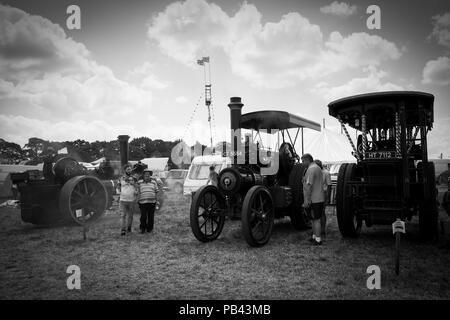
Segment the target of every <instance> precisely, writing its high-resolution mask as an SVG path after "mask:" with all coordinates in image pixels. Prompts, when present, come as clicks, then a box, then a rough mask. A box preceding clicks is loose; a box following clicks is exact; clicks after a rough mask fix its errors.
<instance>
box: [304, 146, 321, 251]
mask: <svg viewBox="0 0 450 320" xmlns="http://www.w3.org/2000/svg"><path fill="white" fill-rule="evenodd" d="M301 160H302V163H303V164H304V165H306V166H307V167H308V168H307V169H306V172H305V175H304V176H303V181H302V182H303V198H304V200H303V208H305V210H306V213H307V214H308V216H309V218H310V219H311V221H312V228H313V234H312V237H311V239H310V241H311V242H312V243H313V244H314V245H321V244H322V239H321V232H322V227H321V218H322V215H323V207H324V202H325V197H324V193H323V174H322V170H320V167H319V166H318V165H317V164H316V163H315V162H314V159H313V157H312V156H311V155H310V154H309V153H305V154H304V155H303V156H302V158H301Z"/></svg>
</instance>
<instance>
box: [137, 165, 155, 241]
mask: <svg viewBox="0 0 450 320" xmlns="http://www.w3.org/2000/svg"><path fill="white" fill-rule="evenodd" d="M143 174H144V176H143V180H140V181H139V182H138V190H139V191H138V203H139V209H140V210H141V233H145V231H147V232H151V231H152V230H153V222H154V219H155V206H156V196H157V194H158V184H157V182H156V180H155V179H152V175H153V172H152V171H151V170H148V169H145V170H144V172H143Z"/></svg>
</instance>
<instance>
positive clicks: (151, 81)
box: [127, 62, 171, 90]
mask: <svg viewBox="0 0 450 320" xmlns="http://www.w3.org/2000/svg"><path fill="white" fill-rule="evenodd" d="M127 80H128V81H130V82H132V83H134V84H136V85H137V86H140V87H141V88H143V89H147V90H152V89H153V90H162V89H167V88H168V87H169V86H170V85H171V84H170V83H169V82H167V81H164V80H161V79H158V78H157V77H156V75H155V74H154V72H153V65H152V64H151V63H150V62H144V63H143V64H142V65H141V66H138V67H136V68H134V69H133V70H132V71H130V72H129V73H128V75H127Z"/></svg>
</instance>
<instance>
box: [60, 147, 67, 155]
mask: <svg viewBox="0 0 450 320" xmlns="http://www.w3.org/2000/svg"><path fill="white" fill-rule="evenodd" d="M68 153H69V152H67V147H64V148H62V149H59V150H58V154H68Z"/></svg>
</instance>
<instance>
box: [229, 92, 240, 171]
mask: <svg viewBox="0 0 450 320" xmlns="http://www.w3.org/2000/svg"><path fill="white" fill-rule="evenodd" d="M243 106H244V104H243V103H241V97H231V98H230V103H229V104H228V107H229V108H230V126H231V146H232V147H231V148H232V150H233V165H236V164H237V152H238V144H239V145H240V144H241V109H242V107H243Z"/></svg>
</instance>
